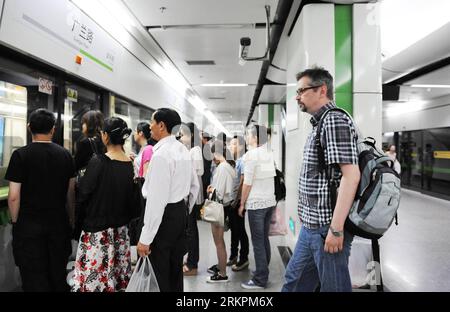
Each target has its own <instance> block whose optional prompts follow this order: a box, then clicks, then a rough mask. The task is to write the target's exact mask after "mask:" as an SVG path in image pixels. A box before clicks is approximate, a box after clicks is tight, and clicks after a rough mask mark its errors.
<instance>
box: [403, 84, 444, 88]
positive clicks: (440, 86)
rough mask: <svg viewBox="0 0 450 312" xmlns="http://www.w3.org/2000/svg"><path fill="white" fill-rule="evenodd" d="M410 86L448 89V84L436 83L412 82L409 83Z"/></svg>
mask: <svg viewBox="0 0 450 312" xmlns="http://www.w3.org/2000/svg"><path fill="white" fill-rule="evenodd" d="M409 87H412V88H448V89H450V85H438V84H412V85H409Z"/></svg>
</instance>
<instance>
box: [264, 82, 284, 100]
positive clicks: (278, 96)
mask: <svg viewBox="0 0 450 312" xmlns="http://www.w3.org/2000/svg"><path fill="white" fill-rule="evenodd" d="M285 94H286V86H285V85H265V86H264V87H263V89H262V92H261V96H260V97H259V101H258V103H279V102H280V101H281V100H283V98H284V95H285Z"/></svg>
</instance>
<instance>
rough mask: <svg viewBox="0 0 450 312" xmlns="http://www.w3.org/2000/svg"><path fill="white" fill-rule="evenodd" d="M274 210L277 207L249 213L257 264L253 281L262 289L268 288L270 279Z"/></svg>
mask: <svg viewBox="0 0 450 312" xmlns="http://www.w3.org/2000/svg"><path fill="white" fill-rule="evenodd" d="M274 209H275V207H269V208H264V209H256V210H248V211H247V212H248V223H249V224H250V233H251V235H252V244H253V254H254V256H255V264H256V270H255V272H254V274H253V277H252V280H253V282H254V283H255V284H256V285H258V286H262V287H266V285H267V280H268V279H269V263H270V256H271V253H270V242H269V227H270V220H271V219H272V213H273V211H274Z"/></svg>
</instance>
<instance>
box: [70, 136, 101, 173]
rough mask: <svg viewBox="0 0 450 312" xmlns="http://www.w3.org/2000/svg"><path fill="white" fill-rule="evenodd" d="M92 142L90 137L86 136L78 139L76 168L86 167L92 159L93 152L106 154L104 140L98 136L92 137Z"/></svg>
mask: <svg viewBox="0 0 450 312" xmlns="http://www.w3.org/2000/svg"><path fill="white" fill-rule="evenodd" d="M90 139H91V142H89V138H86V137H84V138H83V139H81V140H80V141H78V143H77V145H76V152H75V170H77V171H78V170H80V169H82V168H85V167H86V166H87V165H88V163H89V160H91V158H92V155H93V154H104V153H105V146H104V145H103V142H102V141H101V140H100V138H98V137H93V138H90Z"/></svg>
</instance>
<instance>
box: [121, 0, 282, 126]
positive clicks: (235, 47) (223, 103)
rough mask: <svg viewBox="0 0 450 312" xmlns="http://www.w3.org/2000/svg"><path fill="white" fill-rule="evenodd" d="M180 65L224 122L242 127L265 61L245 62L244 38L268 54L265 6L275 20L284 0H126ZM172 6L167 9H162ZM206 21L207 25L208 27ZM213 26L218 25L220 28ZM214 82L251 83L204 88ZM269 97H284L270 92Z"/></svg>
mask: <svg viewBox="0 0 450 312" xmlns="http://www.w3.org/2000/svg"><path fill="white" fill-rule="evenodd" d="M124 2H125V3H126V4H127V6H128V8H129V9H130V10H131V11H132V12H133V14H134V15H135V16H136V17H137V18H138V19H139V21H140V22H141V24H142V25H144V26H180V25H181V26H182V27H176V28H171V27H160V28H152V29H151V30H150V34H151V35H152V36H153V38H154V39H155V40H156V42H158V44H159V46H160V47H161V48H162V50H164V52H165V54H166V55H167V56H168V57H169V58H170V60H171V61H172V62H173V63H174V64H175V66H176V67H177V68H178V70H179V71H180V72H181V73H182V74H183V76H184V77H185V78H186V80H187V81H188V82H189V83H190V84H191V85H192V87H193V88H194V90H195V91H196V92H197V93H198V95H199V96H200V98H201V99H202V100H203V102H204V103H205V104H206V106H207V109H209V110H211V111H212V112H213V113H214V114H215V116H216V117H217V118H218V119H219V121H221V122H223V123H224V125H229V127H231V128H233V129H236V127H239V126H236V125H238V124H239V123H244V124H245V122H246V121H247V117H248V113H249V110H250V106H251V103H252V99H253V95H254V92H255V85H256V84H257V82H258V78H259V75H260V71H261V66H262V62H261V61H256V62H246V63H245V64H244V65H243V66H241V65H239V63H238V62H239V55H238V54H239V42H240V38H242V37H250V38H251V40H252V43H251V46H250V48H249V53H248V56H249V57H255V56H262V55H263V54H264V52H265V48H266V31H265V29H264V28H255V27H254V24H255V23H265V21H266V16H265V10H264V5H266V4H268V5H270V6H271V20H272V21H273V19H274V14H275V12H276V8H277V5H278V0H245V1H242V0H227V1H223V0H190V1H174V0H164V1H163V0H152V1H148V0H124ZM161 7H165V8H166V9H165V10H163V11H161V10H160V8H161ZM202 25H203V26H202ZM212 25H215V26H214V27H213V26H212ZM186 61H214V62H215V65H188V64H187V63H186ZM211 83H245V84H249V86H248V87H202V86H201V84H211ZM267 92H268V94H267V98H268V99H269V100H271V101H272V100H274V99H276V100H277V101H278V100H279V99H280V98H281V97H282V96H283V94H281V95H280V93H282V92H281V91H279V90H275V89H274V90H272V91H270V90H269V91H267Z"/></svg>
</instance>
